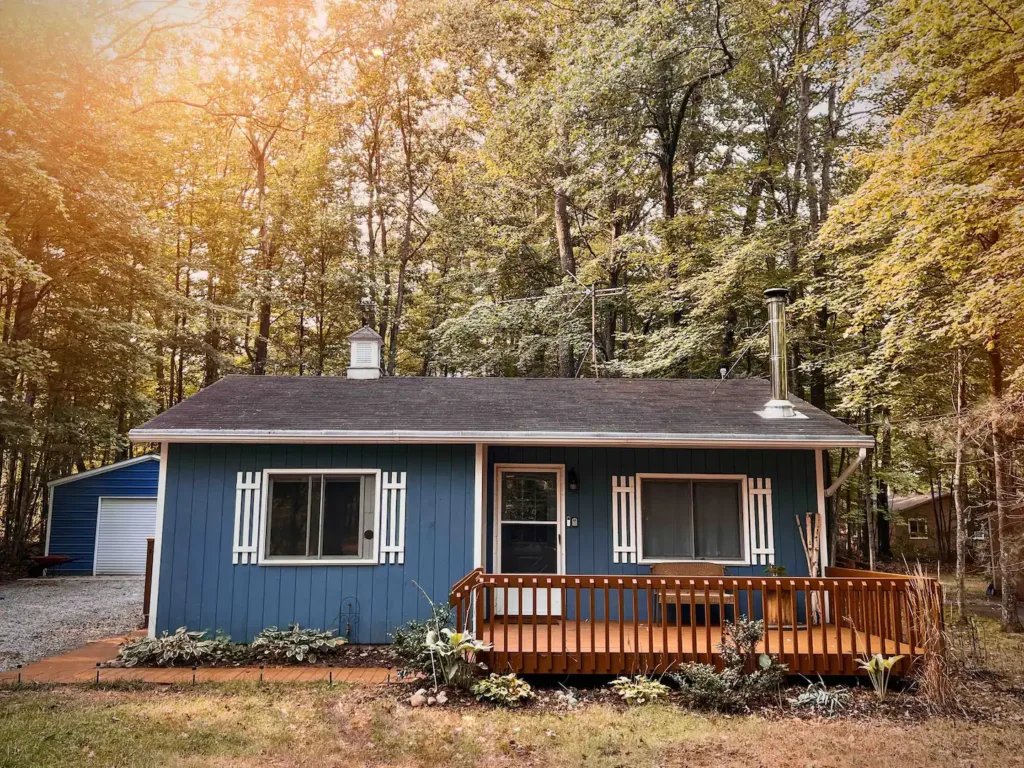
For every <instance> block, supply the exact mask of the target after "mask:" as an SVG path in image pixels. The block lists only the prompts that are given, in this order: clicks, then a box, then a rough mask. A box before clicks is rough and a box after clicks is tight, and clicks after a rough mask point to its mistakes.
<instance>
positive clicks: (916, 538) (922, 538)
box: [907, 517, 930, 541]
mask: <svg viewBox="0 0 1024 768" xmlns="http://www.w3.org/2000/svg"><path fill="white" fill-rule="evenodd" d="M912 520H916V521H917V522H919V523H920V524H921V527H923V528H924V535H923V536H920V535H918V536H915V535H914V533H913V532H912V531H911V530H910V523H911V521H912ZM907 533H908V534H909V536H910V539H911V541H928V539H929V538H930V537H929V535H928V518H927V517H908V518H907Z"/></svg>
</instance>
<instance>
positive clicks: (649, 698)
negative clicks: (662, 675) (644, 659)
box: [609, 675, 668, 705]
mask: <svg viewBox="0 0 1024 768" xmlns="http://www.w3.org/2000/svg"><path fill="white" fill-rule="evenodd" d="M609 685H610V686H611V688H612V690H613V691H615V693H617V694H618V695H619V698H621V699H622V700H623V701H624V702H626V703H627V704H630V705H642V704H651V703H653V702H655V701H661V700H662V699H666V698H668V686H667V685H665V684H664V683H663V682H661V681H660V680H654V679H652V678H650V677H647V676H646V675H634V676H633V677H617V678H615V679H614V680H612V681H611V682H610V683H609Z"/></svg>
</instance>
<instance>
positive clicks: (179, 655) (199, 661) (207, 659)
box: [117, 627, 248, 667]
mask: <svg viewBox="0 0 1024 768" xmlns="http://www.w3.org/2000/svg"><path fill="white" fill-rule="evenodd" d="M247 656H248V647H247V646H245V645H240V644H237V643H232V642H231V638H229V637H227V636H224V635H217V636H216V637H213V638H208V637H206V632H189V631H188V630H187V629H186V628H185V627H179V628H178V629H177V630H176V631H175V632H174V634H173V635H169V634H167V633H166V632H164V633H163V634H162V635H161V636H160V637H153V638H149V637H140V638H138V639H137V640H133V641H131V642H130V643H128V644H127V645H125V646H124V647H122V648H121V650H120V651H118V654H117V658H118V661H120V662H121V663H123V664H124V665H125V666H126V667H137V666H143V667H189V666H192V665H193V664H196V665H217V664H243V663H245V661H246V658H247Z"/></svg>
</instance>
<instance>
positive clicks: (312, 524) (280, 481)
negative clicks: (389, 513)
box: [259, 469, 381, 565]
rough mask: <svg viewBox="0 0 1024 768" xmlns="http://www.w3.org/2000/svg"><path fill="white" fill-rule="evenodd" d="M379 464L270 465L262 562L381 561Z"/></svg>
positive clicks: (266, 480)
mask: <svg viewBox="0 0 1024 768" xmlns="http://www.w3.org/2000/svg"><path fill="white" fill-rule="evenodd" d="M380 487H381V476H380V470H377V469H266V470H264V471H263V499H262V503H261V510H260V545H259V554H260V559H259V563H260V565H370V564H374V563H376V562H377V554H378V540H377V521H378V520H379V519H380Z"/></svg>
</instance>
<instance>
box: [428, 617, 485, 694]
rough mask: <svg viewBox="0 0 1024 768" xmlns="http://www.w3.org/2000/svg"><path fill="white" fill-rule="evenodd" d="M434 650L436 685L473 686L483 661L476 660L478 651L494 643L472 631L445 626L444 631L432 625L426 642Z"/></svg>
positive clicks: (432, 658) (430, 649)
mask: <svg viewBox="0 0 1024 768" xmlns="http://www.w3.org/2000/svg"><path fill="white" fill-rule="evenodd" d="M423 645H424V647H425V648H426V649H427V651H428V652H429V653H430V656H431V663H432V669H433V677H434V687H435V688H437V687H440V685H442V684H443V685H457V686H458V687H460V688H469V687H470V685H471V683H472V682H473V678H474V677H475V676H476V673H477V671H478V670H480V669H482V668H483V665H482V664H477V663H476V662H475V658H476V655H477V654H478V653H481V652H482V651H486V650H488V649H489V648H490V647H491V646H490V645H487V644H486V643H483V642H480V641H479V640H477V639H476V638H475V637H473V633H472V632H456V631H455V630H452V629H448V628H447V627H446V628H443V629H441V631H440V632H438V631H436V630H434V629H430V630H428V631H427V636H426V638H425V639H424V642H423Z"/></svg>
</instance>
